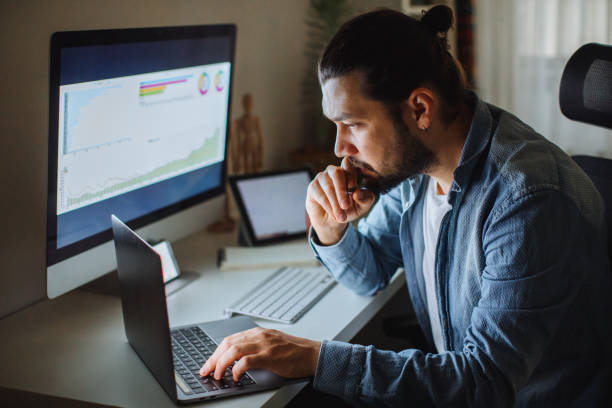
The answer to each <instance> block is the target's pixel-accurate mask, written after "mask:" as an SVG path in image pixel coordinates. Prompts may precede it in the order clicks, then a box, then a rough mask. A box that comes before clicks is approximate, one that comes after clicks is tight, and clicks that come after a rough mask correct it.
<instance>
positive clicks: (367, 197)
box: [353, 188, 376, 212]
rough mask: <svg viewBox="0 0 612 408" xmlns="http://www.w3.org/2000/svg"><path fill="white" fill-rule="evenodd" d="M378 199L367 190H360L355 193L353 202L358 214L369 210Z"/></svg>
mask: <svg viewBox="0 0 612 408" xmlns="http://www.w3.org/2000/svg"><path fill="white" fill-rule="evenodd" d="M375 198H376V196H375V194H374V193H373V192H372V191H370V190H368V189H365V188H358V189H357V190H355V191H354V192H353V200H355V209H356V210H357V212H361V211H362V210H366V209H369V208H370V206H371V205H372V202H373V201H374V199H375Z"/></svg>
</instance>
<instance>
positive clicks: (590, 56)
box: [559, 43, 612, 265]
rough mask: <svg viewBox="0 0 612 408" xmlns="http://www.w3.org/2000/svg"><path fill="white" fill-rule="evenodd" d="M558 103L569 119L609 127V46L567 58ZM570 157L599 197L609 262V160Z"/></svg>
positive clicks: (611, 162)
mask: <svg viewBox="0 0 612 408" xmlns="http://www.w3.org/2000/svg"><path fill="white" fill-rule="evenodd" d="M559 105H560V107H561V112H562V113H563V114H564V115H565V116H566V117H568V118H569V119H572V120H576V121H579V122H585V123H590V124H593V125H597V126H603V127H606V128H608V129H612V46H610V45H604V44H596V43H591V44H586V45H583V46H582V47H580V48H579V49H578V50H577V51H576V52H575V53H574V54H573V55H572V56H571V57H570V59H569V60H568V61H567V64H566V65H565V69H564V71H563V75H562V76H561V84H560V88H559ZM572 158H573V159H574V160H575V161H576V163H578V165H579V166H580V167H581V168H582V169H583V170H584V172H585V173H586V174H587V175H588V176H589V177H590V178H591V180H592V181H593V184H595V187H597V189H598V190H599V192H600V194H601V196H602V197H603V200H604V205H605V216H606V227H607V232H608V256H609V257H610V264H611V265H612V160H610V159H604V158H600V157H592V156H584V155H579V156H573V157H572Z"/></svg>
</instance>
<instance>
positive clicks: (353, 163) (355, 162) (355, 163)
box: [348, 156, 377, 173]
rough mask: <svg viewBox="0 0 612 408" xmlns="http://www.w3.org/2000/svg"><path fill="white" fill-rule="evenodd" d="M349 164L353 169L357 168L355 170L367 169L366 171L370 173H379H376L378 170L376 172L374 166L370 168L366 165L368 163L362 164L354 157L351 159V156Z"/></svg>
mask: <svg viewBox="0 0 612 408" xmlns="http://www.w3.org/2000/svg"><path fill="white" fill-rule="evenodd" d="M348 162H349V164H350V165H351V166H352V167H355V168H363V169H366V170H369V171H373V172H374V173H377V171H376V170H374V168H373V167H372V166H370V165H369V164H368V163H366V162H362V161H361V160H357V159H354V158H353V157H350V156H349V158H348Z"/></svg>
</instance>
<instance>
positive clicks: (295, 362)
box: [200, 327, 321, 381]
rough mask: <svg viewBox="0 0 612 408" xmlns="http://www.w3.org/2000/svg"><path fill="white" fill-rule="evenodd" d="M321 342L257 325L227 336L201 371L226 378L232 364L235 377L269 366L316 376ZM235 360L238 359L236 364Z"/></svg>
mask: <svg viewBox="0 0 612 408" xmlns="http://www.w3.org/2000/svg"><path fill="white" fill-rule="evenodd" d="M320 348H321V342H318V341H313V340H308V339H302V338H299V337H295V336H290V335H288V334H286V333H283V332H280V331H278V330H271V329H264V328H261V327H256V328H253V329H250V330H246V331H243V332H240V333H236V334H232V335H231V336H228V337H226V338H225V339H224V340H223V341H222V342H221V344H219V347H217V349H216V350H215V352H214V353H213V355H212V356H211V357H210V358H209V359H208V360H207V361H206V363H204V366H203V367H202V368H201V369H200V375H201V376H202V377H206V376H207V375H210V374H211V373H212V374H213V376H214V378H215V379H216V380H220V379H221V378H223V375H224V373H225V370H226V369H227V368H228V367H230V366H231V365H232V364H233V365H234V367H233V368H232V374H233V377H234V381H239V380H240V378H241V377H242V375H243V374H244V373H245V371H247V370H253V369H265V370H270V371H272V372H274V373H276V374H278V375H281V376H283V377H287V378H300V377H309V376H313V375H314V373H315V370H316V368H317V361H318V359H319V349H320ZM234 362H236V363H235V364H234Z"/></svg>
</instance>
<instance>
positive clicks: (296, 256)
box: [218, 240, 320, 271]
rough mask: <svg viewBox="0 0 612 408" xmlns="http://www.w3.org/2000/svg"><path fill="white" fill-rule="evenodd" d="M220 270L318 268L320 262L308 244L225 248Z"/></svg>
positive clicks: (221, 251)
mask: <svg viewBox="0 0 612 408" xmlns="http://www.w3.org/2000/svg"><path fill="white" fill-rule="evenodd" d="M218 265H219V269H221V270H222V271H227V270H233V269H265V268H277V267H280V266H318V265H320V264H319V261H317V259H316V258H315V256H314V252H313V251H312V248H311V247H310V245H308V242H307V241H305V240H300V241H298V242H291V243H283V244H278V245H266V246H259V247H225V248H222V249H221V250H219V260H218Z"/></svg>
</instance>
